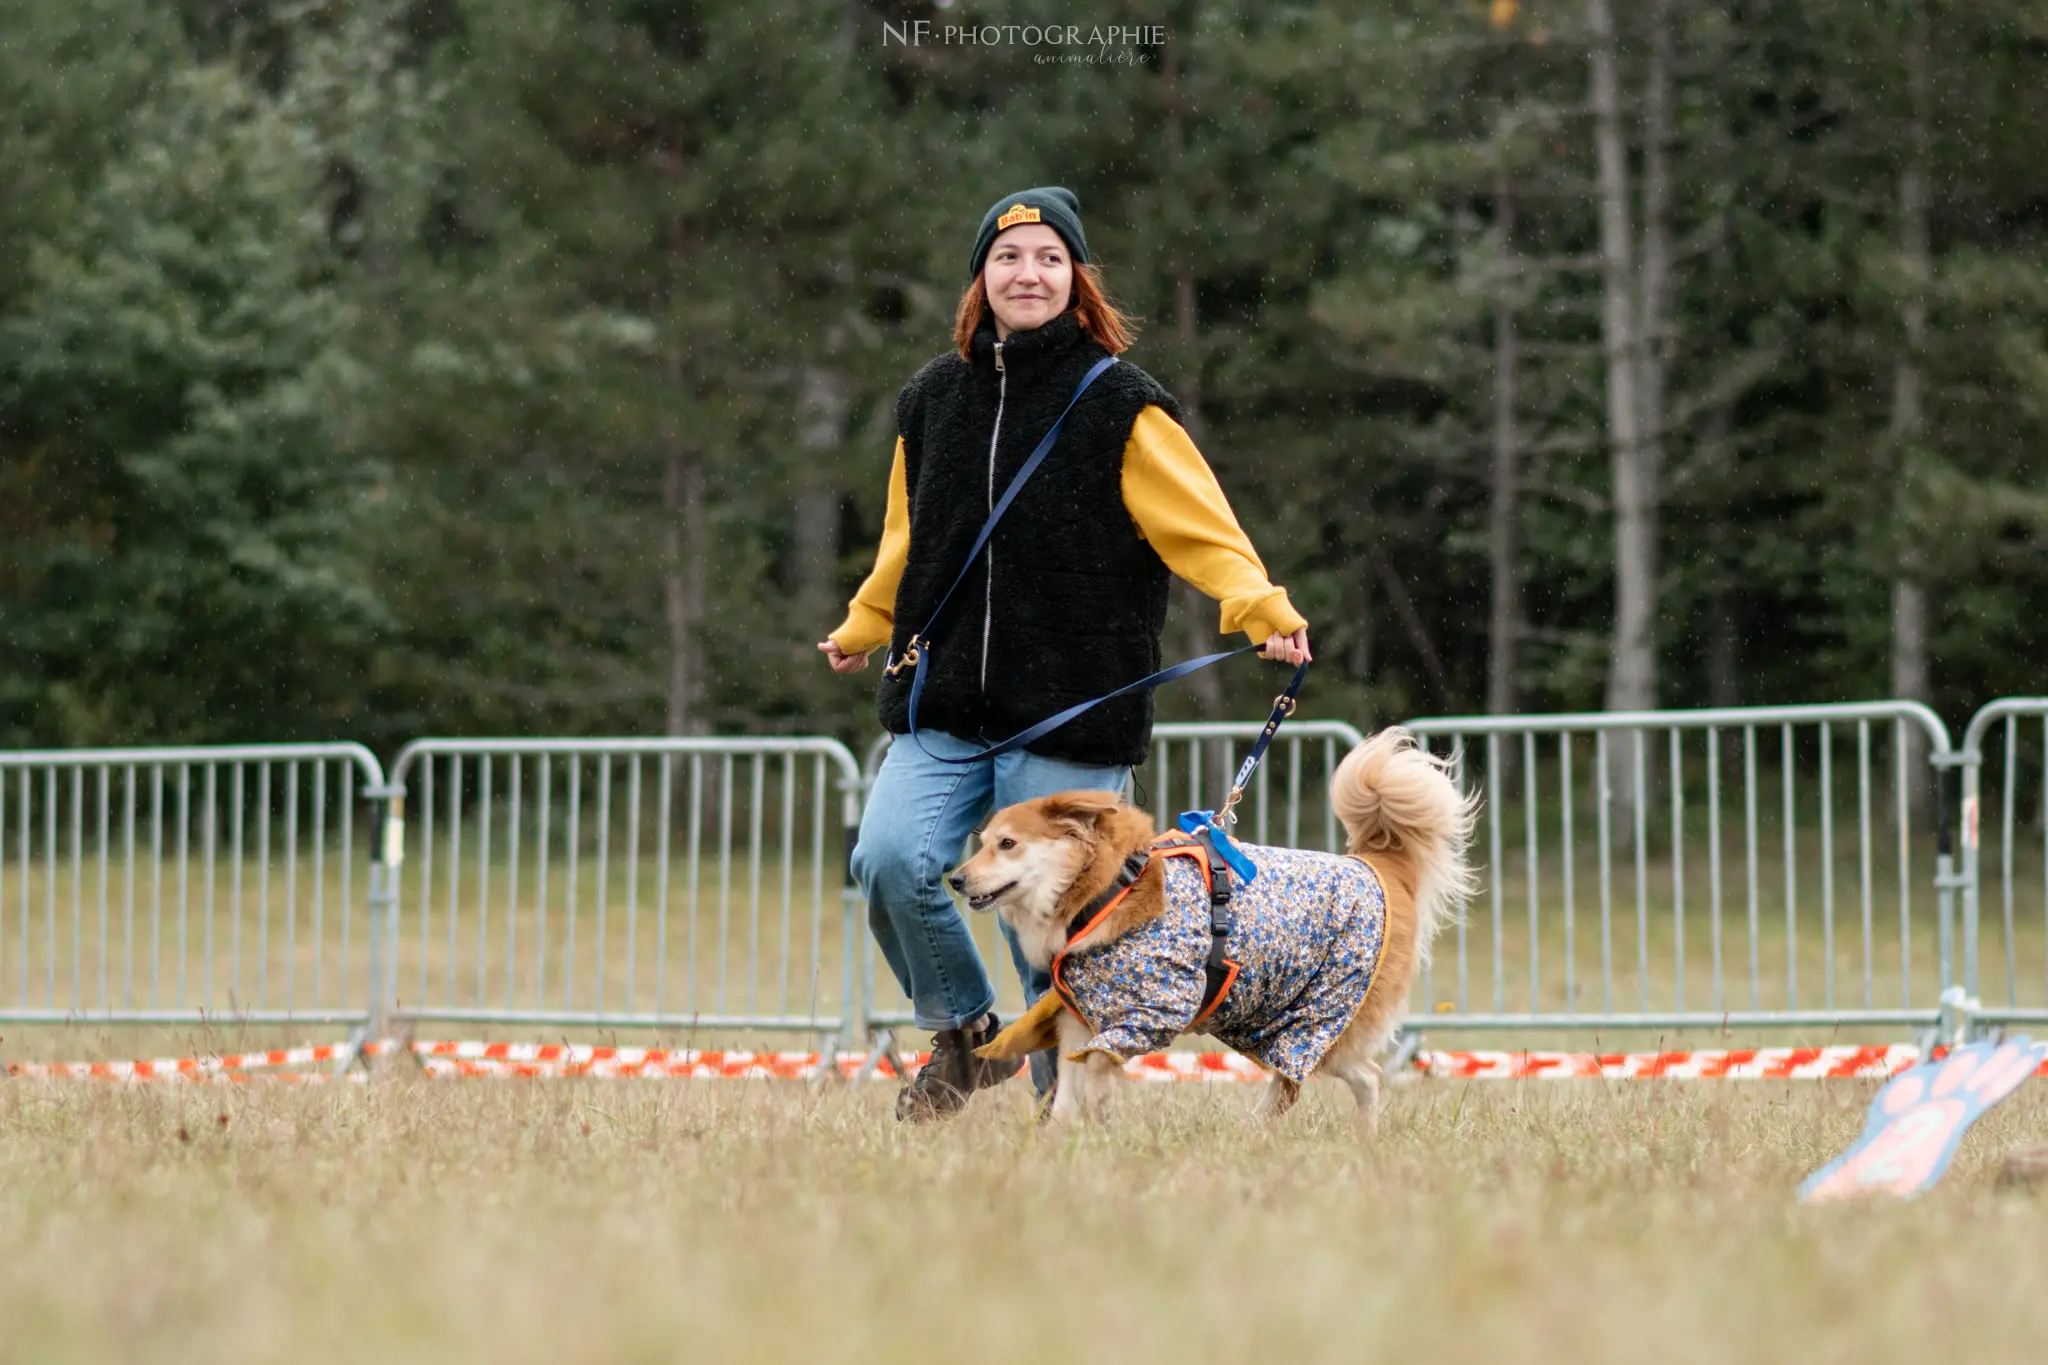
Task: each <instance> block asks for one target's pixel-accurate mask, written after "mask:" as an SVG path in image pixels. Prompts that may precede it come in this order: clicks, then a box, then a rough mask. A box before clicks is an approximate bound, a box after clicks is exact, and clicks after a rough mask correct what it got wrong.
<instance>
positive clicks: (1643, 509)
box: [1586, 0, 1657, 710]
mask: <svg viewBox="0 0 2048 1365" xmlns="http://www.w3.org/2000/svg"><path fill="white" fill-rule="evenodd" d="M1586 12H1587V20H1588V25H1589V27H1590V28H1591V30H1592V34H1593V41H1592V45H1591V48H1590V54H1591V58H1590V59H1591V65H1592V73H1591V75H1592V87H1593V114H1594V120H1593V138H1594V147H1595V150H1596V152H1597V154H1598V159H1599V166H1600V175H1599V195H1600V265H1601V283H1602V287H1603V291H1604V306H1603V308H1602V312H1601V323H1602V332H1603V339H1604V342H1605V351H1606V358H1607V438H1608V446H1609V450H1610V459H1611V470H1612V474H1611V482H1612V493H1611V496H1612V499H1613V505H1614V633H1613V642H1612V647H1611V650H1610V653H1609V657H1608V669H1607V706H1608V709H1609V710H1642V709H1647V708H1649V707H1651V706H1654V705H1655V704H1656V696H1657V657H1656V647H1655V639H1654V632H1653V630H1652V626H1653V622H1654V613H1655V609H1656V559H1655V550H1656V539H1655V526H1654V523H1653V521H1652V516H1653V513H1654V509H1655V497H1656V491H1655V481H1654V474H1653V471H1652V469H1651V468H1650V453H1649V450H1648V449H1646V446H1645V442H1644V439H1643V430H1642V399H1641V395H1640V393H1639V392H1638V386H1639V381H1640V377H1641V371H1642V366H1641V361H1640V350H1641V343H1640V339H1639V337H1638V334H1637V320H1638V312H1637V305H1636V299H1635V292H1636V291H1635V287H1634V286H1635V284H1636V278H1635V276H1636V271H1635V253H1634V250H1633V243H1632V241H1631V238H1632V236H1633V233H1632V232H1631V231H1630V226H1629V219H1630V216H1631V215H1630V213H1629V193H1628V147H1627V139H1626V138H1625V136H1624V134H1623V130H1622V122H1621V88H1620V76H1619V73H1618V71H1617V69H1616V68H1617V65H1618V63H1617V58H1616V53H1615V38H1614V14H1613V10H1612V9H1611V8H1610V5H1609V0H1587V3H1586Z"/></svg>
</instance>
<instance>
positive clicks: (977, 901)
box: [967, 882, 1017, 910]
mask: <svg viewBox="0 0 2048 1365" xmlns="http://www.w3.org/2000/svg"><path fill="white" fill-rule="evenodd" d="M1016 889H1017V883H1015V882H1011V883H1010V884H1009V885H1008V886H1000V887H997V888H996V889H995V890H993V891H991V892H989V893H988V894H987V895H986V896H969V897H968V898H967V908H968V909H969V910H986V909H988V908H989V907H990V906H991V905H994V904H995V903H996V902H997V901H999V900H1001V899H1002V898H1003V897H1005V896H1007V895H1009V894H1010V893H1011V892H1012V891H1015V890H1016Z"/></svg>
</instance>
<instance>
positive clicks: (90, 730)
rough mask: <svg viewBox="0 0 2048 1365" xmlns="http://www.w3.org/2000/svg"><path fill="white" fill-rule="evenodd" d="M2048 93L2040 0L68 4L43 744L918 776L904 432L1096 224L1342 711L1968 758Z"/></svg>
mask: <svg viewBox="0 0 2048 1365" xmlns="http://www.w3.org/2000/svg"><path fill="white" fill-rule="evenodd" d="M917 20H924V21H926V23H927V24H928V28H927V29H925V30H922V31H920V30H916V29H914V28H913V27H912V26H913V25H914V23H915V22H916V21H917ZM986 24H1011V25H1042V24H1052V25H1058V26H1060V27H1061V28H1065V27H1067V26H1069V25H1075V26H1079V27H1080V28H1082V29H1083V30H1084V32H1085V31H1090V30H1092V29H1094V28H1096V27H1102V28H1110V27H1124V26H1132V27H1144V28H1146V29H1148V30H1151V31H1150V32H1147V33H1145V34H1143V35H1140V36H1142V37H1143V38H1145V39H1148V40H1149V39H1154V38H1156V39H1160V40H1161V41H1148V42H1147V43H1146V45H1143V46H1137V45H1131V44H1127V43H1119V42H1117V41H1114V39H1115V38H1116V36H1117V35H1110V41H1105V42H1103V43H1083V44H1081V45H1078V46H1073V47H1068V46H1065V45H1059V46H1055V45H1050V44H1046V43H1043V42H1040V43H1029V42H1026V41H1023V38H1024V36H1025V35H1023V34H1018V35H1017V36H1016V37H1015V38H1008V37H1007V36H1006V38H1005V40H1003V41H997V42H994V43H986V42H979V41H977V42H971V43H970V42H966V41H945V40H944V34H945V30H946V28H947V26H953V27H956V28H958V27H976V26H979V25H986ZM919 32H922V33H923V34H924V35H925V36H924V37H923V39H922V41H917V40H915V38H914V37H913V38H906V37H905V36H904V35H905V34H912V35H915V34H916V33H919ZM1076 58H1080V59H1081V60H1076ZM2044 76H2048V12H2044V11H2043V10H2042V9H2041V8H2040V6H2039V5H2038V4H2034V3H2028V2H2027V0H1969V3H1961V2H1960V0H1811V2H1810V3H1802V4H1798V5H1787V4H1767V3H1761V2H1760V0H1699V2H1698V3H1681V2H1680V0H1519V3H1518V0H1483V2H1482V0H1348V2H1347V3H1342V4H1337V3H1329V4H1301V3H1285V2H1284V0H1276V2H1275V3H1271V4H1265V5H1260V6H1239V5H1225V4H1217V3H1208V2H1207V0H1150V2H1149V3H1144V4H1137V5H1132V4H1124V3H1118V2H1116V0H1090V3H1088V4H1086V5H1077V4H1075V3H1074V0H1004V3H1001V4H997V3H993V0H955V3H953V4H951V5H950V6H934V5H930V4H926V5H919V4H915V3H903V4H896V3H879V2H877V3H869V2H868V0H837V2H836V3H816V4H808V5H794V4H761V3H756V2H754V0H521V3H518V4H485V3H481V2H480V0H9V3H8V5H7V14H6V18H5V21H4V24H0V746H6V747H16V746H30V745H99V744H115V743H169V742H209V741H228V740H265V741H282V740H292V739H313V738H347V739H357V740H362V741H365V742H368V743H371V744H373V745H375V746H378V747H379V748H384V749H389V748H391V747H395V745H396V744H397V743H398V742H400V741H402V740H404V739H407V738H411V737H415V736H418V735H422V734H427V733H436V734H460V735H476V734H510V735H533V734H595V733H659V732H670V733H694V732H718V733H739V732H803V733H821V732H822V733H835V734H838V735H840V736H841V737H843V738H847V739H849V740H855V741H859V740H862V739H864V738H865V737H867V736H868V735H870V734H872V733H873V732H874V730H875V725H874V721H873V717H872V680H873V677H874V675H873V674H872V673H870V674H867V675H865V676H864V677H862V678H859V679H843V678H835V677H833V676H832V675H830V674H829V673H828V671H827V670H826V668H825V666H824V663H823V660H822V658H821V657H820V656H819V655H818V654H817V652H816V650H815V647H814V646H815V642H816V641H817V640H819V639H820V638H822V636H823V635H824V633H825V632H826V631H827V630H829V629H830V628H832V627H833V626H834V625H836V624H837V622H838V620H839V618H840V614H841V609H842V605H843V602H844V600H845V598H846V597H847V596H848V595H849V594H850V592H851V591H852V589H853V587H854V585H856V584H857V583H858V582H859V580H860V578H861V576H862V575H863V573H864V572H865V570H866V568H867V567H868V564H869V563H870V561H871V558H872V555H873V550H874V545H875V541H876V537H877V535H878V532H879V529H880V522H881V511H882V496H883V489H884V477H885V474H886V471H887V467H888V459H889V452H890V448H891V444H892V441H893V436H894V431H893V401H894V398H895V395H896V392H897V390H898V388H899V387H900V386H901V384H902V383H903V381H904V380H905V379H906V378H907V377H908V376H909V375H910V373H911V372H912V371H913V370H914V369H915V368H916V367H917V366H918V365H919V364H921V363H922V362H923V361H924V360H926V359H927V358H929V357H930V356H932V355H933V354H936V353H937V352H939V351H940V350H942V349H943V348H944V347H945V346H946V344H947V339H948V335H949V330H950V322H951V317H952V312H953V308H954V305H955V303H956V301H957V298H958V295H959V291H960V289H961V287H962V286H963V284H964V281H963V279H962V271H963V269H964V262H965V259H966V256H967V253H968V248H969V246H970V244H971V241H972V234H973V231H974V228H975V226H976V224H977V223H978V221H979V218H980V215H981V213H982V211H983V209H984V208H986V206H987V205H988V204H989V203H990V202H992V201H993V200H994V199H995V198H997V197H998V196H999V195H1001V194H1003V193H1005V192H1007V191H1010V190H1014V189H1018V188H1022V187H1025V186H1029V185H1039V184H1050V183H1057V184H1065V185H1068V186H1071V187H1072V188H1073V189H1075V190H1076V192H1077V193H1078V195H1079V197H1080V202H1081V206H1082V212H1083V218H1084V221H1085V222H1086V225H1087V229H1088V238H1089V246H1090V249H1091V253H1092V255H1093V256H1094V258H1095V259H1096V260H1097V261H1098V262H1099V263H1100V264H1101V265H1102V267H1103V269H1104V270H1105V271H1106V273H1107V278H1108V281H1109V284H1110V286H1111V291H1112V294H1113V296H1114V297H1116V298H1117V299H1118V300H1119V301H1120V303H1121V304H1122V305H1123V306H1124V307H1125V308H1126V309H1127V310H1128V311H1129V312H1131V313H1133V314H1134V315H1135V316H1136V317H1138V318H1139V319H1140V320H1141V322H1142V328H1141V331H1140V334H1139V339H1138V342H1137V345H1136V347H1135V349H1134V350H1133V351H1132V352H1131V353H1130V358H1131V359H1133V360H1135V361H1137V362H1138V363H1139V364H1141V365H1143V366H1144V367H1145V368H1146V369H1147V370H1149V371H1151V372H1152V373H1153V374H1155V375H1157V376H1158V377H1159V378H1160V379H1162V380H1163V381H1164V382H1165V383H1166V384H1167V385H1168V386H1169V387H1170V388H1171V389H1172V390H1173V391H1174V392H1175V393H1176V394H1177V395H1178V396H1179V398H1180V400H1181V402H1182V404H1183V405H1184V407H1185V409H1186V411H1187V413H1188V418H1189V426H1190V428H1191V430H1192V431H1193V433H1194V435H1195V437H1196V439H1197V442H1198V443H1199V445H1200V446H1201V448H1202V449H1203V451H1204V452H1205V453H1206V455H1207V456H1208V458H1209V459H1210V461H1211V463H1212V464H1213V465H1214V466H1215V467H1216V469H1217V471H1218V473H1219V475H1220V477H1221V479H1222V481H1223V484H1224V486H1225V488H1226V489H1227V490H1228V491H1229V493H1230V495H1231V498H1232V500H1233V503H1234V504H1235V506H1236V508H1237V510H1238V513H1239V516H1240V518H1241V519H1242V520H1243V521H1244V522H1245V524H1246V526H1247V528H1248V529H1249V530H1250V532H1251V534H1252V536H1253V539H1254V541H1255V543H1256V544H1257V545H1258V546H1259V548H1260V550H1261V553H1262V554H1263V556H1264V558H1265V560H1266V563H1267V566H1268V568H1269V570H1270V571H1271V574H1272V576H1273V577H1274V579H1275V580H1276V581H1278V582H1281V583H1284V584H1285V585H1287V587H1288V588H1289V590H1290V591H1291V593H1292V594H1293V596H1294V598H1295V601H1296V602H1297V604H1298V605H1299V606H1300V607H1301V608H1302V610H1303V611H1304V612H1305V614H1306V615H1307V616H1308V617H1309V619H1310V620H1311V622H1312V623H1313V635H1314V640H1315V645H1316V652H1317V656H1318V659H1319V661H1320V662H1319V666H1318V668H1317V670H1316V672H1315V674H1314V675H1313V677H1312V682H1311V685H1310V695H1309V696H1308V698H1307V699H1306V705H1305V712H1306V714H1310V715H1320V716H1337V717H1342V718H1345V719H1348V720H1351V721H1352V722H1353V723H1355V724H1358V725H1360V726H1366V725H1369V724H1374V723H1378V722H1382V721H1385V720H1389V719H1399V718H1401V717H1404V716H1408V715H1415V714H1422V713H1442V712H1454V711H1478V710H1492V711H1502V712H1507V711H1545V710H1566V709H1583V708H1598V707H1602V706H1623V707H1641V706H1651V705H1657V706H1694V705H1704V704H1715V705H1728V704H1741V703H1775V702H1805V701H1832V700H1845V699H1857V698H1870V697H1879V696H1901V697H1915V698H1920V699H1923V700H1926V701H1929V702H1930V703H1932V704H1934V705H1935V706H1936V707H1937V708H1938V709H1940V710H1941V711H1942V712H1943V713H1944V715H1945V716H1947V718H1948V719H1949V720H1950V721H1951V723H1954V722H1957V721H1959V720H1960V719H1961V718H1962V717H1963V716H1965V715H1966V714H1967V713H1968V711H1969V710H1970V709H1972V708H1973V707H1974V705H1975V704H1977V703H1980V702H1982V701H1983V700H1986V699H1988V698H1990V697H1993V696H1996V695H2000V694H2004V693H2010V692H2038V691H2041V690H2043V684H2042V681H2041V678H2042V673H2041V668H2040V666H2039V662H2038V661H2039V660H2040V659H2041V658H2042V657H2043V655H2044V648H2048V612H2044V611H2042V610H2041V608H2040V605H2039V604H2040V603H2041V602H2042V601H2043V600H2044V597H2048V465H2044V462H2043V459H2042V458H2041V452H2042V451H2043V448H2044V444H2043V442H2044V436H2048V272H2044V266H2048V174H2044V170H2048V154H2044V149H2043V141H2044V133H2048V79H2044ZM2030 602H2032V603H2035V604H2036V605H2035V606H2033V607H2029V606H2028V603H2030ZM1216 641H1217V636H1216V618H1215V608H1214V606H1213V604H1210V603H1208V602H1206V601H1205V600H1202V599H1200V598H1199V597H1196V596H1194V595H1193V594H1192V593H1191V592H1183V593H1182V594H1181V595H1180V596H1178V597H1177V598H1176V602H1175V610H1174V620H1173V623H1172V625H1171V627H1170V633H1169V640H1168V649H1167V652H1168V655H1169V657H1180V656H1184V655H1186V654H1192V653H1199V652H1205V651H1207V650H1208V649H1211V648H1214V647H1215V646H1216ZM1276 676H1277V675H1276V674H1275V673H1274V672H1273V668H1272V666H1271V665H1267V666H1264V667H1260V666H1257V665H1254V664H1252V663H1250V662H1245V663H1241V664H1235V665H1231V666H1229V667H1228V668H1225V669H1218V670H1213V671H1211V672H1209V673H1207V674H1204V675H1200V677H1199V678H1198V679H1196V680H1194V681H1192V682H1190V683H1187V684H1182V685H1180V686H1179V687H1177V688H1175V689H1173V690H1170V691H1169V692H1167V693H1166V694H1164V695H1163V696H1162V698H1161V714H1162V715H1163V716H1166V717H1172V718H1192V717H1200V716H1213V717H1220V716H1241V717H1244V718H1255V717H1256V716H1257V715H1259V714H1263V711H1264V698H1266V697H1267V696H1269V695H1270V693H1271V691H1272V689H1273V685H1274V681H1275V677H1276Z"/></svg>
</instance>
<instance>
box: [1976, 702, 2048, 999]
mask: <svg viewBox="0 0 2048 1365" xmlns="http://www.w3.org/2000/svg"><path fill="white" fill-rule="evenodd" d="M2037 728H2038V730H2039V732H2040V735H2039V741H2038V743H2037V742H2036V740H2035V736H2034V732H2035V731H2036V729H2037ZM1960 760H1961V766H1962V771H1963V801H1962V814H1963V818H1962V825H1963V877H1962V880H1963V883H1964V896H1965V909H1964V914H1963V987H1964V990H1965V992H1966V993H1967V994H1968V995H1969V997H1970V998H1971V1002H1970V1010H1971V1015H1972V1024H1973V1026H1983V1025H1994V1026H1996V1025H2005V1024H2043V1023H2048V697H2007V698H2005V699H2003V700H2000V701H1995V702H1993V703H1991V704H1990V705H1989V706H1986V707H1985V708H1984V709H1983V710H1981V711H1979V712H1978V713H1977V714H1976V715H1975V716H1973V717H1972V718H1971V720H1970V724H1969V727H1968V728H1967V729H1966V730H1965V731H1964V732H1963V748H1962V753H1961V755H1960ZM1994 761H1995V762H1996V764H1997V780H1996V783H1995V791H1996V800H1997V806H1996V809H1995V811H1992V812H1987V811H1986V810H1985V805H1984V792H1983V786H1984V769H1985V767H1986V766H1988V765H1990V764H1991V763H1993V762H1994ZM1986 844H1990V845H1991V846H1992V853H1991V857H1990V859H1989V860H1988V861H1989V863H1990V866H1991V867H1992V868H1993V869H1994V873H1993V876H1994V878H1995V880H1993V882H1992V884H1991V886H1990V887H1989V888H1987V887H1986V885H1985V882H1986V872H1985V865H1986V861H1987V859H1986V857H1985V853H1984V846H1985V845H1986ZM1987 890H1988V892H1989V894H1988V895H1987V894H1986V893H1987ZM1987 908H1988V909H1989V911H1990V913H1991V914H1992V916H1993V919H1992V921H1991V924H1990V926H1989V930H1988V932H1987V931H1986V929H1985V928H1984V927H1983V923H1982V917H1983V915H1984V914H1985V912H1986V910H1987ZM1987 940H1988V941H1987Z"/></svg>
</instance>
